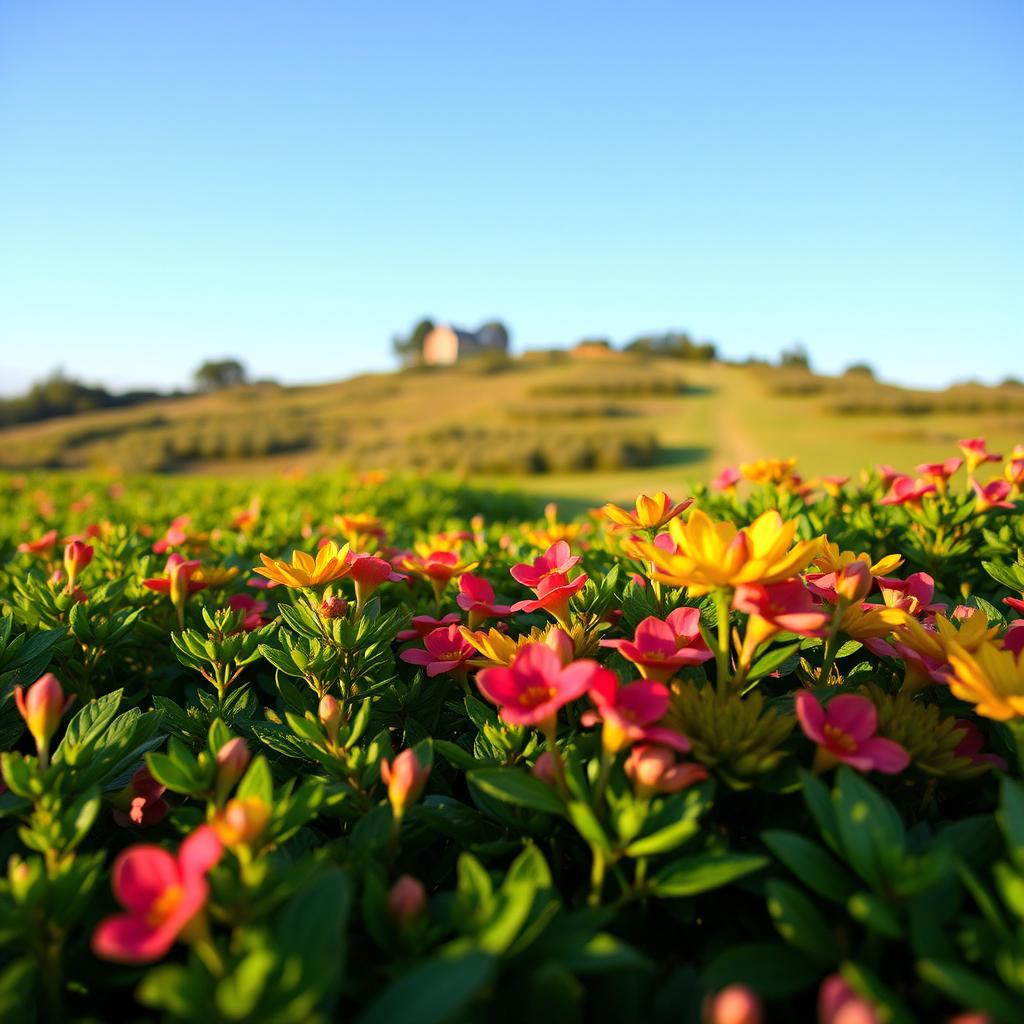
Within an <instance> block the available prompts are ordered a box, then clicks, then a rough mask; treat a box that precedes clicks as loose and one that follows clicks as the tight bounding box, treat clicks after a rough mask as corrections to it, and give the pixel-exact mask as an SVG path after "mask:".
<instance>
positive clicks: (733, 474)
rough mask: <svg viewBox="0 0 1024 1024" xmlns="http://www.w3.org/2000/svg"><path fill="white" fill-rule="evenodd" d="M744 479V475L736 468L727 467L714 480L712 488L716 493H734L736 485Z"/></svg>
mask: <svg viewBox="0 0 1024 1024" xmlns="http://www.w3.org/2000/svg"><path fill="white" fill-rule="evenodd" d="M742 479H743V474H742V473H741V472H740V471H739V470H738V469H737V468H736V467H735V466H726V467H725V469H723V470H722V472H721V473H719V474H718V476H716V477H715V479H714V480H712V481H711V486H712V487H713V488H714V489H715V490H716V491H733V490H735V489H736V485H737V484H738V483H739V482H740V481H741V480H742Z"/></svg>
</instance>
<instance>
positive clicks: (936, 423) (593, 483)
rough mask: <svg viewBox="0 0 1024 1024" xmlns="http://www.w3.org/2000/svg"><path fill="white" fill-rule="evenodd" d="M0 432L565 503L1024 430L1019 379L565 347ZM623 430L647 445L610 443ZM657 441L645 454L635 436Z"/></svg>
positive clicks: (16, 455) (255, 467)
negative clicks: (417, 477)
mask: <svg viewBox="0 0 1024 1024" xmlns="http://www.w3.org/2000/svg"><path fill="white" fill-rule="evenodd" d="M2 434H3V445H2V450H0V468H5V469H9V470H15V471H20V470H25V469H31V468H49V469H82V468H89V469H93V470H100V471H107V470H116V471H123V472H129V473H130V472H173V473H178V474H188V475H191V474H202V475H206V474H217V475H232V476H254V475H259V476H263V475H266V474H271V473H273V474H276V473H282V472H290V471H305V472H318V471H330V470H332V469H335V468H338V467H341V466H346V467H354V468H357V469H361V470H367V469H378V468H391V469H406V468H413V469H416V468H420V469H423V470H426V471H430V472H437V471H441V472H448V473H452V474H454V475H456V476H465V477H471V478H473V479H474V480H476V481H479V482H483V483H490V482H492V481H496V480H502V481H504V482H506V483H507V482H509V481H510V480H511V481H515V482H516V483H517V484H519V485H521V486H522V487H523V488H524V489H525V490H526V491H528V492H529V493H530V494H535V495H537V497H538V498H542V499H544V500H555V501H558V502H560V503H562V504H563V506H564V507H565V508H566V510H569V511H574V510H578V509H580V508H582V507H585V506H586V505H588V504H593V503H597V502H599V501H602V500H609V499H611V500H619V499H626V498H629V497H631V496H632V495H634V494H636V493H637V492H638V491H643V490H647V491H649V490H652V489H657V488H668V489H670V490H675V491H683V490H685V488H686V486H687V484H688V483H689V482H691V481H694V480H707V479H708V478H709V477H710V476H711V475H713V474H714V473H716V472H717V471H718V470H719V469H721V468H722V467H723V466H725V465H729V464H736V463H738V462H743V461H748V460H751V459H755V458H759V457H786V456H790V455H795V456H797V457H798V458H799V460H800V465H799V470H800V472H801V473H802V474H803V475H804V477H805V478H812V477H814V476H816V475H818V474H824V473H831V474H852V473H855V472H857V471H858V470H860V469H861V468H862V467H864V466H868V465H871V464H873V463H877V462H889V463H892V464H893V465H895V466H896V467H897V468H899V469H903V470H910V469H912V468H913V466H914V465H916V464H917V463H920V462H924V461H931V460H934V459H937V458H941V457H945V456H946V455H947V454H955V452H954V448H955V444H956V441H957V440H958V439H959V438H961V437H965V436H984V437H986V438H987V439H988V441H989V444H990V447H991V448H992V449H994V450H996V451H1001V450H1004V449H1008V448H1010V447H1012V445H1013V444H1015V443H1017V442H1019V441H1020V439H1021V438H1022V437H1024V388H1021V387H1019V386H1017V385H1012V384H1006V385H1003V386H1001V387H998V388H987V387H982V386H980V385H961V386H958V387H955V388H951V389H949V390H947V391H944V392H923V391H907V390H903V389H899V388H894V387H891V386H887V385H883V384H879V383H877V382H875V381H873V380H872V379H871V378H870V377H867V376H863V375H858V374H847V375H845V376H843V377H839V378H830V377H823V376H819V375H815V374H812V373H810V372H809V371H806V370H803V369H800V368H790V369H779V368H774V367H768V366H765V365H750V366H746V365H745V366H735V365H728V364H721V363H707V364H704V363H686V362H681V361H679V360H675V359H668V358H646V359H636V358H631V357H629V356H624V355H621V354H614V355H611V356H609V357H608V358H605V359H573V358H570V357H568V356H564V355H563V356H562V357H561V358H556V357H548V358H533V359H530V358H528V357H527V358H523V359H518V360H513V361H506V362H493V361H490V362H488V361H484V362H469V363H466V364H464V365H460V366H457V367H452V368H446V369H429V370H428V369H422V368H421V369H416V370H407V371H400V372H396V373H392V374H371V375H363V376H360V377H354V378H352V379H350V380H347V381H343V382H340V383H336V384H325V385H318V386H310V387H291V388H284V387H276V386H272V385H263V386H252V387H243V388H237V389H233V390H230V391H225V392H220V393H215V394H207V395H196V396H189V397H185V398H177V399H173V400H170V399H169V400H166V401H157V402H152V403H148V404H145V405H141V406H137V407H134V408H132V409H121V410H115V411H107V412H102V413H90V414H83V415H79V416H75V417H63V418H60V419H55V420H50V421H46V422H42V423H36V424H31V425H27V426H20V427H13V428H8V429H7V430H5V431H3V432H2ZM631 438H636V439H637V444H638V445H639V446H640V447H641V448H642V449H643V451H642V452H641V454H639V455H638V454H636V452H634V451H633V450H632V448H630V450H628V451H625V450H623V451H620V450H619V445H620V442H622V439H631ZM654 442H656V444H657V451H656V452H655V453H654V454H652V453H651V452H650V451H648V450H647V448H646V447H645V446H649V445H650V444H652V443H654ZM627 447H629V446H628V445H627ZM531 453H535V454H532V455H531ZM584 467H585V468H584Z"/></svg>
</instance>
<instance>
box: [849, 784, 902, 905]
mask: <svg viewBox="0 0 1024 1024" xmlns="http://www.w3.org/2000/svg"><path fill="white" fill-rule="evenodd" d="M837 774H838V782H837V784H836V788H835V791H834V792H833V796H832V802H833V805H834V806H835V809H836V823H837V825H838V828H839V838H840V842H841V843H842V848H843V850H844V851H845V852H846V856H847V857H848V858H849V861H850V865H851V866H852V867H853V869H854V870H855V871H856V872H857V874H859V875H860V876H861V878H863V879H864V881H866V882H867V883H868V884H869V885H870V886H871V887H872V888H873V889H876V890H882V889H885V887H886V886H887V884H888V883H889V881H890V877H891V875H892V874H893V870H894V868H895V867H896V865H897V864H898V863H899V861H900V860H901V859H902V853H903V844H904V840H905V834H904V829H903V822H902V820H901V819H900V816H899V814H898V813H897V812H896V808H895V807H893V805H892V804H891V803H889V801H888V800H886V799H885V797H883V796H882V795H881V794H880V793H879V792H878V790H876V789H875V788H874V787H873V786H871V785H869V784H868V783H867V782H865V781H864V779H862V778H861V777H860V776H859V775H858V774H857V773H856V772H855V771H853V770H852V769H850V768H848V767H847V766H846V765H843V766H841V767H840V769H839V772H838V773H837Z"/></svg>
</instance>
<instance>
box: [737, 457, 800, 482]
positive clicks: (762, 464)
mask: <svg viewBox="0 0 1024 1024" xmlns="http://www.w3.org/2000/svg"><path fill="white" fill-rule="evenodd" d="M795 467H796V459H795V458H794V459H758V460H757V461H756V462H744V463H743V464H742V465H741V466H740V472H741V473H742V474H743V476H744V477H745V478H746V479H747V480H750V481H751V482H753V483H755V484H778V485H780V486H781V485H784V484H790V483H792V482H793V469H794V468H795Z"/></svg>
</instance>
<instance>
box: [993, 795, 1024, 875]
mask: <svg viewBox="0 0 1024 1024" xmlns="http://www.w3.org/2000/svg"><path fill="white" fill-rule="evenodd" d="M996 820H997V821H998V822H999V827H1000V828H1001V829H1002V830H1003V835H1004V836H1005V837H1006V849H1007V851H1008V852H1009V854H1010V857H1011V858H1012V859H1013V861H1014V863H1015V864H1016V865H1017V867H1019V868H1022V869H1024V785H1021V783H1019V782H1017V781H1016V780H1015V779H1011V778H1010V777H1009V776H1008V775H1007V776H1005V777H1004V778H1003V783H1002V787H1001V788H1000V790H999V810H998V811H997V812H996Z"/></svg>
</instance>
